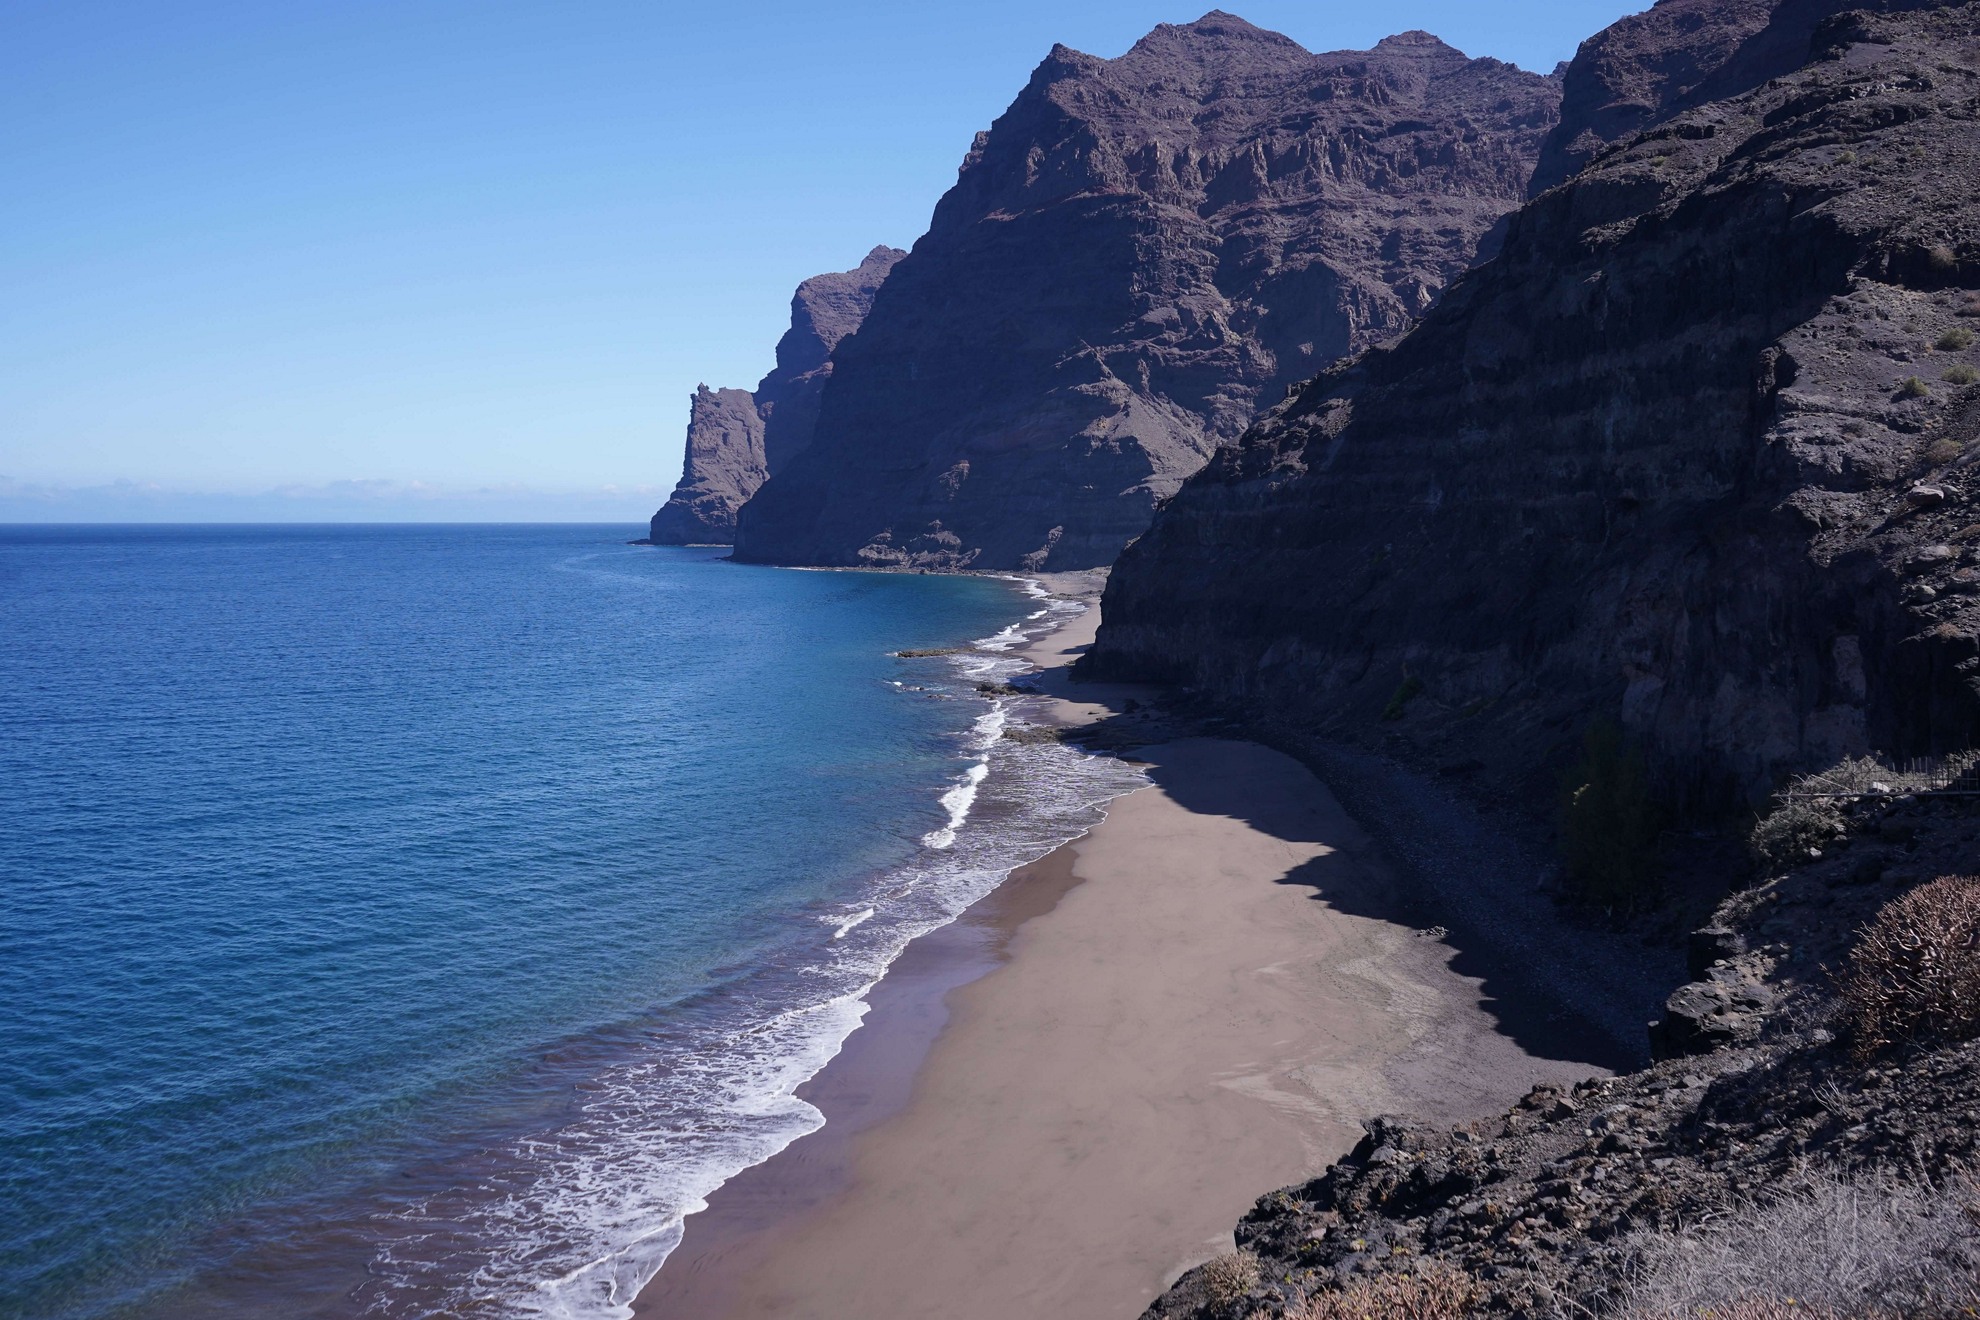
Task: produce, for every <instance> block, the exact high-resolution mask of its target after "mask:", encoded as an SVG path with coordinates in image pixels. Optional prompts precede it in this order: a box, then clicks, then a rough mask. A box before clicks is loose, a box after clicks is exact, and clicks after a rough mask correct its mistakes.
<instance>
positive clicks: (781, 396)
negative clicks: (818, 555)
mask: <svg viewBox="0 0 1980 1320" xmlns="http://www.w3.org/2000/svg"><path fill="white" fill-rule="evenodd" d="M906 255H907V253H905V252H903V251H901V250H900V249H899V248H890V247H876V248H874V249H873V250H872V251H871V252H869V253H867V254H866V260H864V261H862V262H861V263H860V264H859V265H858V266H857V267H855V268H854V269H852V270H848V271H840V272H837V273H834V274H831V275H814V276H812V277H811V278H810V279H808V280H806V281H805V282H804V283H802V284H800V285H798V287H797V292H796V293H795V294H794V295H792V297H791V328H790V329H789V330H786V331H785V332H784V337H783V338H782V339H780V340H778V341H777V365H776V367H775V368H774V369H772V371H771V372H770V374H769V375H767V376H765V377H764V378H763V379H762V380H761V381H760V382H758V384H757V386H756V390H755V392H754V393H752V392H751V391H749V390H710V389H709V388H708V387H707V386H706V385H703V386H702V387H701V388H700V389H699V390H698V391H697V392H696V394H695V396H694V399H693V400H692V403H691V405H690V407H691V411H690V413H689V415H688V435H687V453H686V456H685V458H684V459H683V461H682V464H681V481H680V484H679V485H678V486H676V487H675V488H674V493H673V495H671V496H670V497H668V500H667V502H666V503H665V504H664V505H662V506H661V507H660V511H659V512H658V513H656V514H654V515H653V529H652V533H651V536H652V540H653V542H654V543H655V544H656V545H690V544H715V545H726V544H728V543H729V542H731V541H733V540H734V539H735V529H736V510H737V509H739V508H741V507H742V504H743V502H744V501H745V500H747V499H748V498H749V497H750V496H752V495H754V494H756V488H757V487H759V486H761V485H762V484H763V482H764V479H765V478H767V477H768V476H769V475H770V474H771V473H773V472H776V471H777V470H779V469H780V468H782V467H783V466H784V464H785V463H787V462H789V461H790V459H791V456H792V455H794V454H796V453H797V452H798V451H799V450H801V449H803V448H804V447H805V446H806V445H808V444H810V443H811V432H812V428H813V426H815V425H816V424H817V421H818V396H819V394H820V393H821V392H822V391H823V390H824V388H825V382H826V380H827V379H829V378H830V376H831V374H832V349H833V347H834V346H835V345H836V344H837V343H838V342H839V341H840V340H841V339H844V338H845V337H846V336H847V335H849V334H851V333H852V332H853V331H855V330H857V329H859V323H860V321H861V320H862V319H863V318H864V317H865V316H866V313H867V311H868V310H869V309H871V308H872V306H873V295H874V292H875V291H876V290H878V289H879V287H880V284H881V282H882V281H883V280H885V279H886V278H887V272H888V271H890V270H892V269H893V267H894V263H895V262H897V261H899V260H900V259H901V258H902V257H904V256H906Z"/></svg>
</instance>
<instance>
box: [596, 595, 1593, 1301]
mask: <svg viewBox="0 0 1980 1320" xmlns="http://www.w3.org/2000/svg"><path fill="white" fill-rule="evenodd" d="M1051 585H1054V586H1060V587H1061V589H1063V586H1062V585H1061V584H1051ZM1064 585H1072V586H1077V585H1078V584H1064ZM1098 618H1099V614H1098V610H1097V608H1096V609H1092V610H1089V611H1088V613H1087V614H1085V615H1083V616H1081V617H1080V618H1079V619H1078V620H1076V621H1075V622H1074V623H1072V624H1071V625H1069V626H1068V627H1066V628H1063V629H1061V630H1060V631H1059V632H1057V633H1055V634H1053V635H1051V636H1049V637H1047V638H1045V639H1044V640H1043V641H1041V642H1040V643H1038V644H1036V645H1035V646H1034V647H1033V648H1032V649H1031V651H1030V652H1029V653H1028V658H1030V659H1032V660H1033V661H1035V662H1036V663H1038V664H1040V665H1041V666H1044V667H1045V668H1046V670H1047V673H1046V675H1045V678H1044V685H1045V688H1046V690H1047V691H1048V692H1050V693H1052V694H1053V697H1052V699H1051V701H1050V702H1049V703H1048V707H1047V710H1046V715H1047V717H1048V718H1052V719H1056V720H1059V721H1061V722H1063V723H1079V722H1085V721H1089V720H1093V719H1098V718H1103V717H1106V716H1108V715H1110V714H1116V713H1118V712H1119V711H1120V710H1121V709H1122V708H1123V707H1124V705H1125V703H1126V701H1127V700H1128V699H1129V698H1130V697H1133V696H1135V695H1136V693H1135V691H1134V690H1133V689H1126V688H1113V687H1107V686H1103V685H1079V686H1072V685H1069V684H1068V683H1067V682H1066V681H1065V678H1064V674H1063V666H1064V665H1065V664H1067V663H1068V662H1069V661H1070V660H1071V659H1072V658H1073V657H1075V656H1076V655H1077V654H1078V653H1079V652H1080V650H1081V649H1082V648H1083V647H1084V646H1085V645H1086V644H1087V643H1088V642H1090V641H1091V639H1092V633H1093V630H1094V628H1095V627H1096V626H1097V624H1098ZM1141 695H1143V696H1145V695H1146V694H1145V693H1144V694H1141ZM1137 759H1140V760H1144V761H1146V762H1147V763H1148V766H1149V774H1150V778H1151V780H1152V783H1151V785H1150V786H1149V787H1147V788H1144V789H1142V790H1139V791H1137V792H1135V793H1132V794H1130V795H1128V796H1126V797H1123V798H1121V799H1118V800H1117V801H1115V802H1114V803H1113V805H1112V807H1111V808H1110V809H1109V812H1108V815H1107V819H1106V820H1105V821H1104V822H1103V823H1102V824H1101V825H1099V826H1097V827H1096V828H1095V829H1093V830H1092V831H1091V832H1090V833H1089V834H1087V835H1086V836H1085V837H1083V838H1081V839H1079V840H1078V841H1076V842H1074V843H1072V844H1068V845H1067V846H1065V847H1063V848H1061V849H1059V850H1058V851H1057V852H1056V853H1054V854H1053V855H1052V856H1051V857H1048V858H1046V859H1044V860H1043V861H1041V862H1039V863H1037V864H1035V865H1034V866H1031V867H1027V868H1024V869H1023V870H1021V871H1020V872H1018V873H1016V874H1014V875H1013V877H1012V879H1011V880H1010V881H1009V882H1007V883H1006V884H1005V885H1004V886H1003V887H1002V888H1000V889H999V890H998V892H997V893H996V894H994V895H992V896H991V897H990V898H989V899H986V900H985V901H984V902H983V903H982V904H979V905H978V907H977V908H976V909H974V910H972V912H971V913H970V914H969V915H968V916H966V917H965V918H964V920H963V921H960V922H958V923H956V925H954V926H952V927H949V928H947V929H945V930H944V931H940V932H936V933H935V934H933V935H931V936H929V937H926V938H925V939H923V940H922V941H918V942H917V944H916V945H915V946H913V947H911V948H910V950H909V951H908V953H907V954H905V955H904V956H903V957H902V959H901V960H900V961H899V962H898V963H897V964H896V966H895V968H894V969H893V970H892V971H890V973H889V975H888V976H887V978H886V979H885V980H884V981H883V982H882V983H881V985H880V986H879V987H876V989H875V991H874V993H873V997H872V1003H873V1012H872V1014H871V1016H870V1017H869V1019H868V1023H867V1025H866V1026H864V1027H863V1028H862V1029H861V1030H860V1031H859V1032H857V1033H855V1034H854V1036H853V1037H852V1039H851V1040H850V1041H849V1042H848V1044H847V1047H846V1049H845V1051H844V1052H843V1053H842V1054H841V1056H840V1057H839V1058H838V1059H837V1060H835V1061H834V1062H833V1063H832V1064H831V1065H830V1066H828V1067H827V1068H826V1069H825V1071H824V1072H822V1073H821V1074H820V1075H819V1076H818V1077H817V1078H815V1079H813V1081H812V1082H811V1083H809V1084H808V1085H807V1087H806V1088H805V1089H804V1090H803V1091H801V1094H803V1095H805V1096H806V1098H807V1099H810V1100H811V1101H812V1102H813V1103H814V1104H817V1105H818V1106H819V1107H820V1109H821V1110H823V1111H824V1113H825V1114H826V1117H827V1124H826V1126H825V1128H823V1129H822V1130H820V1131H819V1132H817V1133H814V1134H813V1135H812V1136H810V1137H807V1138H805V1139H804V1140H801V1141H799V1142H797V1143H794V1144H793V1145H792V1146H791V1147H790V1148H788V1149H787V1150H785V1151H784V1152H782V1153H781V1154H779V1155H778V1156H776V1157H774V1158H773V1159H771V1160H769V1161H767V1162H765V1163H764V1164H762V1165H759V1166H758V1167H756V1168H755V1169H751V1170H749V1171H748V1172H746V1173H745V1174H743V1175H742V1176H740V1177H738V1178H736V1179H734V1180H732V1181H731V1182H730V1183H729V1184H728V1185H726V1186H724V1187H723V1188H722V1189H720V1191H718V1192H717V1193H716V1194H715V1195H714V1197H712V1198H711V1204H710V1208H709V1209H708V1210H707V1211H706V1212H704V1213H703V1214H701V1215H697V1216H694V1217H693V1218H691V1219H690V1220H689V1221H688V1224H687V1232H686V1238H685V1241H684V1242H683V1244H682V1246H681V1248H680V1249H679V1250H678V1251H677V1252H676V1253H675V1255H674V1257H673V1258H672V1259H671V1260H670V1261H669V1262H668V1264H667V1266H666V1267H665V1268H664V1269H663V1270H662V1271H661V1273H660V1275H659V1276H658V1277H657V1278H656V1279H655V1280H654V1281H653V1282H652V1283H651V1284H650V1285H649V1286H648V1288H647V1289H646V1291H645V1292H644V1293H643V1294H642V1295H641V1297H640V1298H639V1301H638V1303H637V1306H636V1308H635V1309H636V1313H637V1314H639V1315H641V1316H643V1317H653V1318H655V1320H662V1318H664V1320H689V1318H690V1317H692V1318H693V1320H716V1318H717V1317H773V1316H774V1317H791V1318H792V1320H796V1318H799V1317H806V1318H815V1320H854V1318H855V1317H857V1318H858V1320H892V1318H895V1317H899V1318H900V1320H908V1318H909V1317H914V1318H915V1320H927V1318H928V1317H935V1316H940V1317H944V1318H945V1320H979V1318H980V1320H993V1318H994V1320H1009V1318H1010V1317H1013V1316H1055V1317H1089V1316H1090V1317H1110V1316H1111V1317H1122V1318H1123V1320H1125V1318H1126V1317H1131V1316H1133V1315H1134V1314H1135V1313H1137V1312H1138V1311H1139V1310H1140V1309H1141V1308H1142V1307H1144V1306H1145V1305H1146V1304H1147V1303H1148V1302H1149V1301H1151V1300H1152V1299H1153V1298H1154V1297H1155V1296H1156V1295H1157V1294H1158V1293H1159V1292H1160V1291H1161V1290H1162V1289H1163V1288H1164V1287H1165V1286H1166V1285H1167V1284H1168V1283H1169V1282H1170V1281H1172V1280H1173V1279H1174V1278H1175V1277H1176V1276H1177V1275H1178V1274H1180V1273H1181V1272H1182V1271H1183V1270H1185V1269H1187V1268H1189V1267H1190V1266H1191V1265H1193V1264H1196V1263H1199V1262H1201V1261H1203V1260H1205V1259H1208V1258H1210V1257H1212V1256H1215V1255H1217V1254H1220V1253H1221V1252H1224V1251H1228V1250H1229V1249H1230V1247H1231V1238H1230V1232H1231V1226H1232V1225H1233V1224H1234V1223H1235V1222H1236V1221H1237V1219H1238V1218H1239V1217H1240V1216H1241V1215H1242V1214H1243V1213H1244V1211H1245V1210H1246V1208H1247V1207H1249V1206H1250V1204H1251V1203H1252V1201H1253V1200H1255V1199H1256V1198H1257V1197H1258V1196H1260V1195H1261V1194H1263V1193H1265V1192H1267V1191H1270V1190H1271V1189H1273V1188H1275V1187H1278V1186H1280V1185H1283V1184H1285V1183H1287V1182H1290V1181H1293V1180H1295V1179H1298V1178H1300V1177H1303V1176H1307V1175H1310V1174H1314V1173H1317V1172H1319V1171H1320V1170H1321V1169H1323V1168H1324V1167H1325V1166H1326V1165H1327V1164H1328V1163H1329V1162H1330V1161H1331V1160H1332V1159H1334V1158H1336V1157H1337V1156H1338V1155H1340V1154H1341V1153H1342V1152H1344V1151H1345V1150H1346V1149H1347V1148H1348V1147H1349V1146H1351V1145H1352V1144H1353V1143H1354V1141H1355V1140H1357V1139H1358V1138H1359V1136H1360V1127H1359V1120H1360V1119H1361V1118H1363V1117H1365V1116H1368V1115H1372V1114H1375V1113H1380V1112H1385V1111H1393V1110H1401V1109H1406V1110H1409V1111H1412V1112H1415V1113H1418V1114H1423V1115H1427V1116H1430V1117H1433V1118H1438V1119H1447V1120H1456V1119H1459V1118H1465V1117H1470V1116H1473V1115H1476V1114H1478V1113H1481V1112H1483V1111H1485V1110H1487V1109H1489V1108H1490V1107H1491V1106H1493V1105H1495V1104H1501V1103H1503V1102H1505V1101H1507V1100H1510V1099H1512V1098H1514V1097H1516V1096H1517V1095H1518V1094H1520V1093H1521V1092H1522V1091H1524V1090H1525V1089H1526V1088H1527V1087H1529V1086H1531V1085H1532V1084H1533V1083H1534V1082H1535V1081H1539V1080H1552V1081H1568V1080H1578V1079H1580V1078H1582V1077H1585V1076H1587V1075H1588V1074H1589V1073H1590V1072H1591V1071H1593V1070H1592V1069H1591V1067H1590V1065H1588V1064H1587V1063H1578V1062H1574V1061H1571V1060H1560V1059H1547V1058H1542V1057H1537V1056H1535V1055H1533V1054H1530V1053H1528V1052H1527V1051H1526V1050H1523V1049H1522V1048H1520V1047H1519V1046H1518V1045H1516V1044H1515V1043H1514V1042H1513V1041H1512V1040H1511V1039H1510V1038H1509V1037H1508V1036H1507V1035H1505V1034H1502V1033H1501V1032H1500V1031H1499V1030H1497V1029H1496V1026H1495V1019H1494V1018H1493V1016H1492V1015H1491V1013H1489V1012H1488V1011H1487V1009H1486V1007H1485V1006H1484V1005H1482V1004H1481V1002H1480V1000H1481V997H1480V993H1479V989H1478V984H1477V983H1476V982H1475V981H1473V980H1470V979H1467V978H1465V977H1461V976H1459V975H1458V974H1456V973H1455V972H1453V971H1452V970H1451V969H1450V967H1449V965H1448V964H1449V962H1450V960H1451V959H1452V957H1453V954H1454V951H1453V950H1452V949H1451V948H1450V947H1449V946H1448V945H1447V944H1445V943H1443V942H1441V940H1440V939H1439V938H1438V933H1437V932H1423V931H1418V930H1415V929H1412V928H1411V927H1410V926H1408V925H1407V924H1404V923H1401V922H1398V921H1393V920H1384V919H1382V916H1381V915H1368V914H1370V913H1376V914H1380V913H1382V912H1383V909H1384V907H1385V897H1386V896H1387V895H1388V894H1390V893H1392V892H1393V889H1394V885H1393V880H1392V878H1391V877H1390V876H1389V875H1388V874H1387V872H1386V871H1385V868H1384V866H1383V863H1382V860H1381V858H1380V856H1379V854H1378V853H1377V851H1376V849H1375V848H1374V847H1373V846H1372V844H1371V842H1370V840H1369V839H1368V838H1367V836H1366V835H1364V834H1363V832H1362V831H1361V830H1360V829H1359V828H1358V827H1357V826H1356V825H1355V824H1354V822H1353V821H1352V820H1351V819H1349V818H1348V817H1347V815H1346V814H1345V812H1343V811H1342V809H1341V808H1340V806H1339V805H1338V803H1337V802H1336V801H1335V800H1334V798H1333V796H1332V795H1331V794H1329V793H1328V792H1327V790H1326V788H1325V787H1324V786H1323V785H1322V784H1321V783H1320V782H1319V781H1317V780H1316V779H1315V778H1314V777H1313V776H1312V775H1311V773H1309V772H1308V771H1307V770H1306V769H1305V768H1304V767H1303V766H1301V765H1300V764H1299V763H1298V762H1296V761H1294V760H1292V759H1291V758H1289V757H1286V756H1283V755H1281V754H1279V753H1277V752H1274V751H1271V750H1269V749H1267V748H1264V747H1261V746H1258V745H1256V744H1251V743H1243V742H1234V741H1226V740H1219V739H1210V738H1186V739H1181V740H1178V741H1174V742H1169V743H1165V744H1162V745H1160V746H1156V747H1151V748H1148V749H1146V750H1145V751H1143V752H1140V753H1137Z"/></svg>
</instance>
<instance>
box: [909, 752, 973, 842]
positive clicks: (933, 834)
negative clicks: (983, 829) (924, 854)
mask: <svg viewBox="0 0 1980 1320" xmlns="http://www.w3.org/2000/svg"><path fill="white" fill-rule="evenodd" d="M989 773H990V763H989V762H988V761H978V762H977V763H976V764H975V765H973V766H971V767H970V768H969V769H967V770H965V771H963V774H962V778H960V779H958V780H957V781H956V784H955V787H953V788H951V789H950V790H949V791H948V792H946V793H944V794H943V795H942V808H943V810H945V811H947V812H948V813H949V823H948V824H947V825H944V826H943V827H942V828H941V829H939V830H930V831H929V832H928V833H926V834H924V835H922V836H921V841H922V842H923V843H925V844H927V845H928V846H929V847H931V848H952V847H954V846H955V842H956V831H957V830H959V829H961V828H962V827H963V822H964V821H966V820H968V819H969V809H970V807H971V806H972V805H973V804H974V803H975V801H976V789H977V786H978V785H980V784H981V783H982V782H983V780H984V777H985V776H987V775H988V774H989Z"/></svg>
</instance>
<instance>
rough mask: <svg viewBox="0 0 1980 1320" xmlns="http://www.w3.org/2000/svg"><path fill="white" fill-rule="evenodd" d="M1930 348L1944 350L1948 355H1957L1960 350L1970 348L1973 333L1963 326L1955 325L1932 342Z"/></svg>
mask: <svg viewBox="0 0 1980 1320" xmlns="http://www.w3.org/2000/svg"><path fill="white" fill-rule="evenodd" d="M1932 347H1933V348H1939V349H1944V350H1945V351H1946V352H1948V353H1957V352H1959V351H1961V350H1962V349H1968V348H1972V347H1973V332H1972V331H1971V330H1968V329H1967V328H1966V327H1965V326H1963V325H1956V326H1954V327H1953V328H1952V329H1950V330H1948V331H1946V332H1945V333H1944V334H1942V335H1940V336H1939V337H1938V338H1937V339H1935V340H1933V341H1932Z"/></svg>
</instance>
